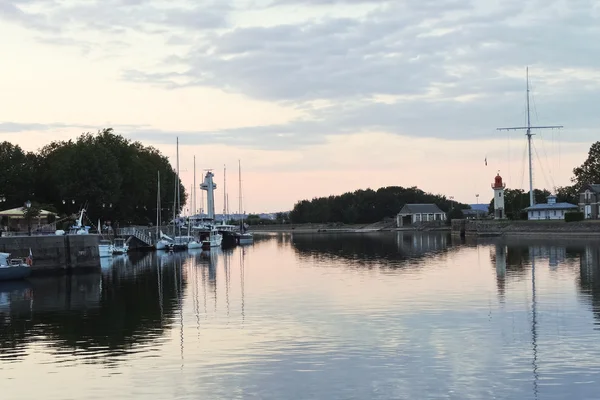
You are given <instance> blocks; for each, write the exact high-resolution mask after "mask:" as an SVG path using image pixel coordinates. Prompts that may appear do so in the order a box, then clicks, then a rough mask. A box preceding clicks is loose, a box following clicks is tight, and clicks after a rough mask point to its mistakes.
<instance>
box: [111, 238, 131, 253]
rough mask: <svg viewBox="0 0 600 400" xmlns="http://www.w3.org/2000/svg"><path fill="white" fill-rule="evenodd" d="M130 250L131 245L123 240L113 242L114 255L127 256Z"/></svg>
mask: <svg viewBox="0 0 600 400" xmlns="http://www.w3.org/2000/svg"><path fill="white" fill-rule="evenodd" d="M128 250H129V245H128V244H127V242H125V239H123V238H117V239H115V240H114V242H113V251H112V252H113V254H125V253H127V251H128Z"/></svg>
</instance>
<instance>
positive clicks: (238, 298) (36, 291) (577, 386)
mask: <svg viewBox="0 0 600 400" xmlns="http://www.w3.org/2000/svg"><path fill="white" fill-rule="evenodd" d="M598 326H600V245H598V244H597V243H596V242H595V241H594V240H538V239H526V238H498V239H486V240H478V241H477V240H472V239H467V240H466V241H461V240H460V239H456V238H453V237H451V236H449V235H447V234H446V233H402V232H401V233H391V232H390V233H373V234H320V235H309V234H305V235H301V234H277V235H272V236H267V235H265V236H262V237H259V236H257V240H256V242H255V244H254V245H253V246H250V247H247V248H240V247H238V248H236V249H230V250H214V251H211V252H203V251H201V250H193V251H189V252H187V253H174V254H173V253H148V254H136V253H130V254H128V255H124V256H118V257H113V258H109V259H105V260H103V262H102V271H101V273H98V274H87V275H74V276H60V277H44V278H32V279H30V280H29V281H27V282H14V283H10V284H9V283H2V284H0V377H1V378H3V393H9V394H10V396H9V397H8V398H11V399H28V398H39V397H41V396H43V398H44V399H46V400H47V399H64V398H73V399H76V398H98V399H104V398H122V399H134V398H139V399H146V398H160V399H167V398H176V399H197V398H211V399H221V398H222V399H233V398H270V399H271V398H272V399H281V398H285V399H308V398H328V399H329V398H331V399H366V398H368V399H374V398H375V399H389V398H399V399H403V398H406V399H412V398H449V399H481V398H497V399H515V398H518V399H563V398H567V397H572V398H577V399H595V398H597V392H598V389H600V380H599V378H600V375H599V374H600V365H599V364H598V362H597V360H598V359H599V358H600V345H599V344H598V343H599V342H600V341H599V340H598V339H599V336H598V335H600V331H599V330H598ZM57 373H59V374H60V377H61V379H60V380H58V379H55V378H52V376H53V374H57ZM54 376H57V375H54ZM109 378H110V381H108V379H109ZM32 380H33V381H35V382H36V385H30V382H31V381H32ZM65 382H69V383H68V386H69V390H68V392H65ZM66 393H68V394H66Z"/></svg>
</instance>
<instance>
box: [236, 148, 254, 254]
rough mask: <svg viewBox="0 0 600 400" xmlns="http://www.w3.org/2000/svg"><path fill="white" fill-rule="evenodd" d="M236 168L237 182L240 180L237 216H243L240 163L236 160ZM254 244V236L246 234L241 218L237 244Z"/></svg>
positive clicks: (250, 233) (249, 233)
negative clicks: (237, 169)
mask: <svg viewBox="0 0 600 400" xmlns="http://www.w3.org/2000/svg"><path fill="white" fill-rule="evenodd" d="M238 168H239V172H238V174H239V180H240V183H239V184H240V187H239V191H240V204H239V205H240V210H239V215H243V214H242V164H241V162H240V161H239V160H238ZM252 243H254V235H253V234H252V232H248V231H247V230H246V224H245V223H244V217H243V216H242V219H241V221H240V234H239V236H238V244H240V245H242V244H252Z"/></svg>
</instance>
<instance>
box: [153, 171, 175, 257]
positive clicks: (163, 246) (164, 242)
mask: <svg viewBox="0 0 600 400" xmlns="http://www.w3.org/2000/svg"><path fill="white" fill-rule="evenodd" d="M157 172H158V183H157V194H156V238H157V241H156V244H155V247H156V250H173V239H171V238H170V237H169V236H167V235H165V234H164V233H163V232H162V230H160V223H161V208H160V171H157Z"/></svg>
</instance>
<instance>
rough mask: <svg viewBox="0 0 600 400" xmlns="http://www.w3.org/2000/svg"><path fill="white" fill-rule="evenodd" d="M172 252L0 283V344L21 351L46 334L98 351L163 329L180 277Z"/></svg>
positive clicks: (117, 348) (67, 345)
mask: <svg viewBox="0 0 600 400" xmlns="http://www.w3.org/2000/svg"><path fill="white" fill-rule="evenodd" d="M176 261H177V256H176V255H175V256H171V257H170V258H168V257H167V258H162V257H161V256H159V255H156V254H152V253H151V254H146V255H144V256H142V257H136V256H135V255H130V256H129V257H127V256H125V257H121V258H119V257H115V258H114V259H113V263H112V264H111V265H110V266H106V265H103V268H102V272H101V273H94V274H81V275H63V276H50V277H31V278H30V279H29V280H28V281H23V282H20V283H10V284H6V283H5V284H1V285H0V350H1V352H2V353H3V354H4V355H7V354H20V355H24V354H25V353H24V352H23V351H22V350H23V347H24V346H26V344H27V343H28V342H29V341H31V340H35V338H36V337H40V336H41V337H44V338H45V339H44V340H46V341H47V342H48V347H50V348H55V349H57V351H60V350H59V349H73V350H74V349H77V350H79V351H83V352H87V353H89V356H90V359H93V358H94V355H95V354H102V357H106V356H110V355H111V354H115V355H116V354H120V353H122V352H123V351H127V349H130V348H131V347H132V346H134V345H137V344H140V343H144V342H147V341H150V340H154V339H156V338H158V337H160V336H161V335H163V333H164V330H165V329H168V328H169V326H170V322H169V321H170V320H171V317H172V316H173V315H174V314H175V312H176V307H177V304H178V297H180V296H181V295H182V291H183V287H184V286H185V282H184V281H183V279H182V277H181V270H179V271H177V270H176Z"/></svg>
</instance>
